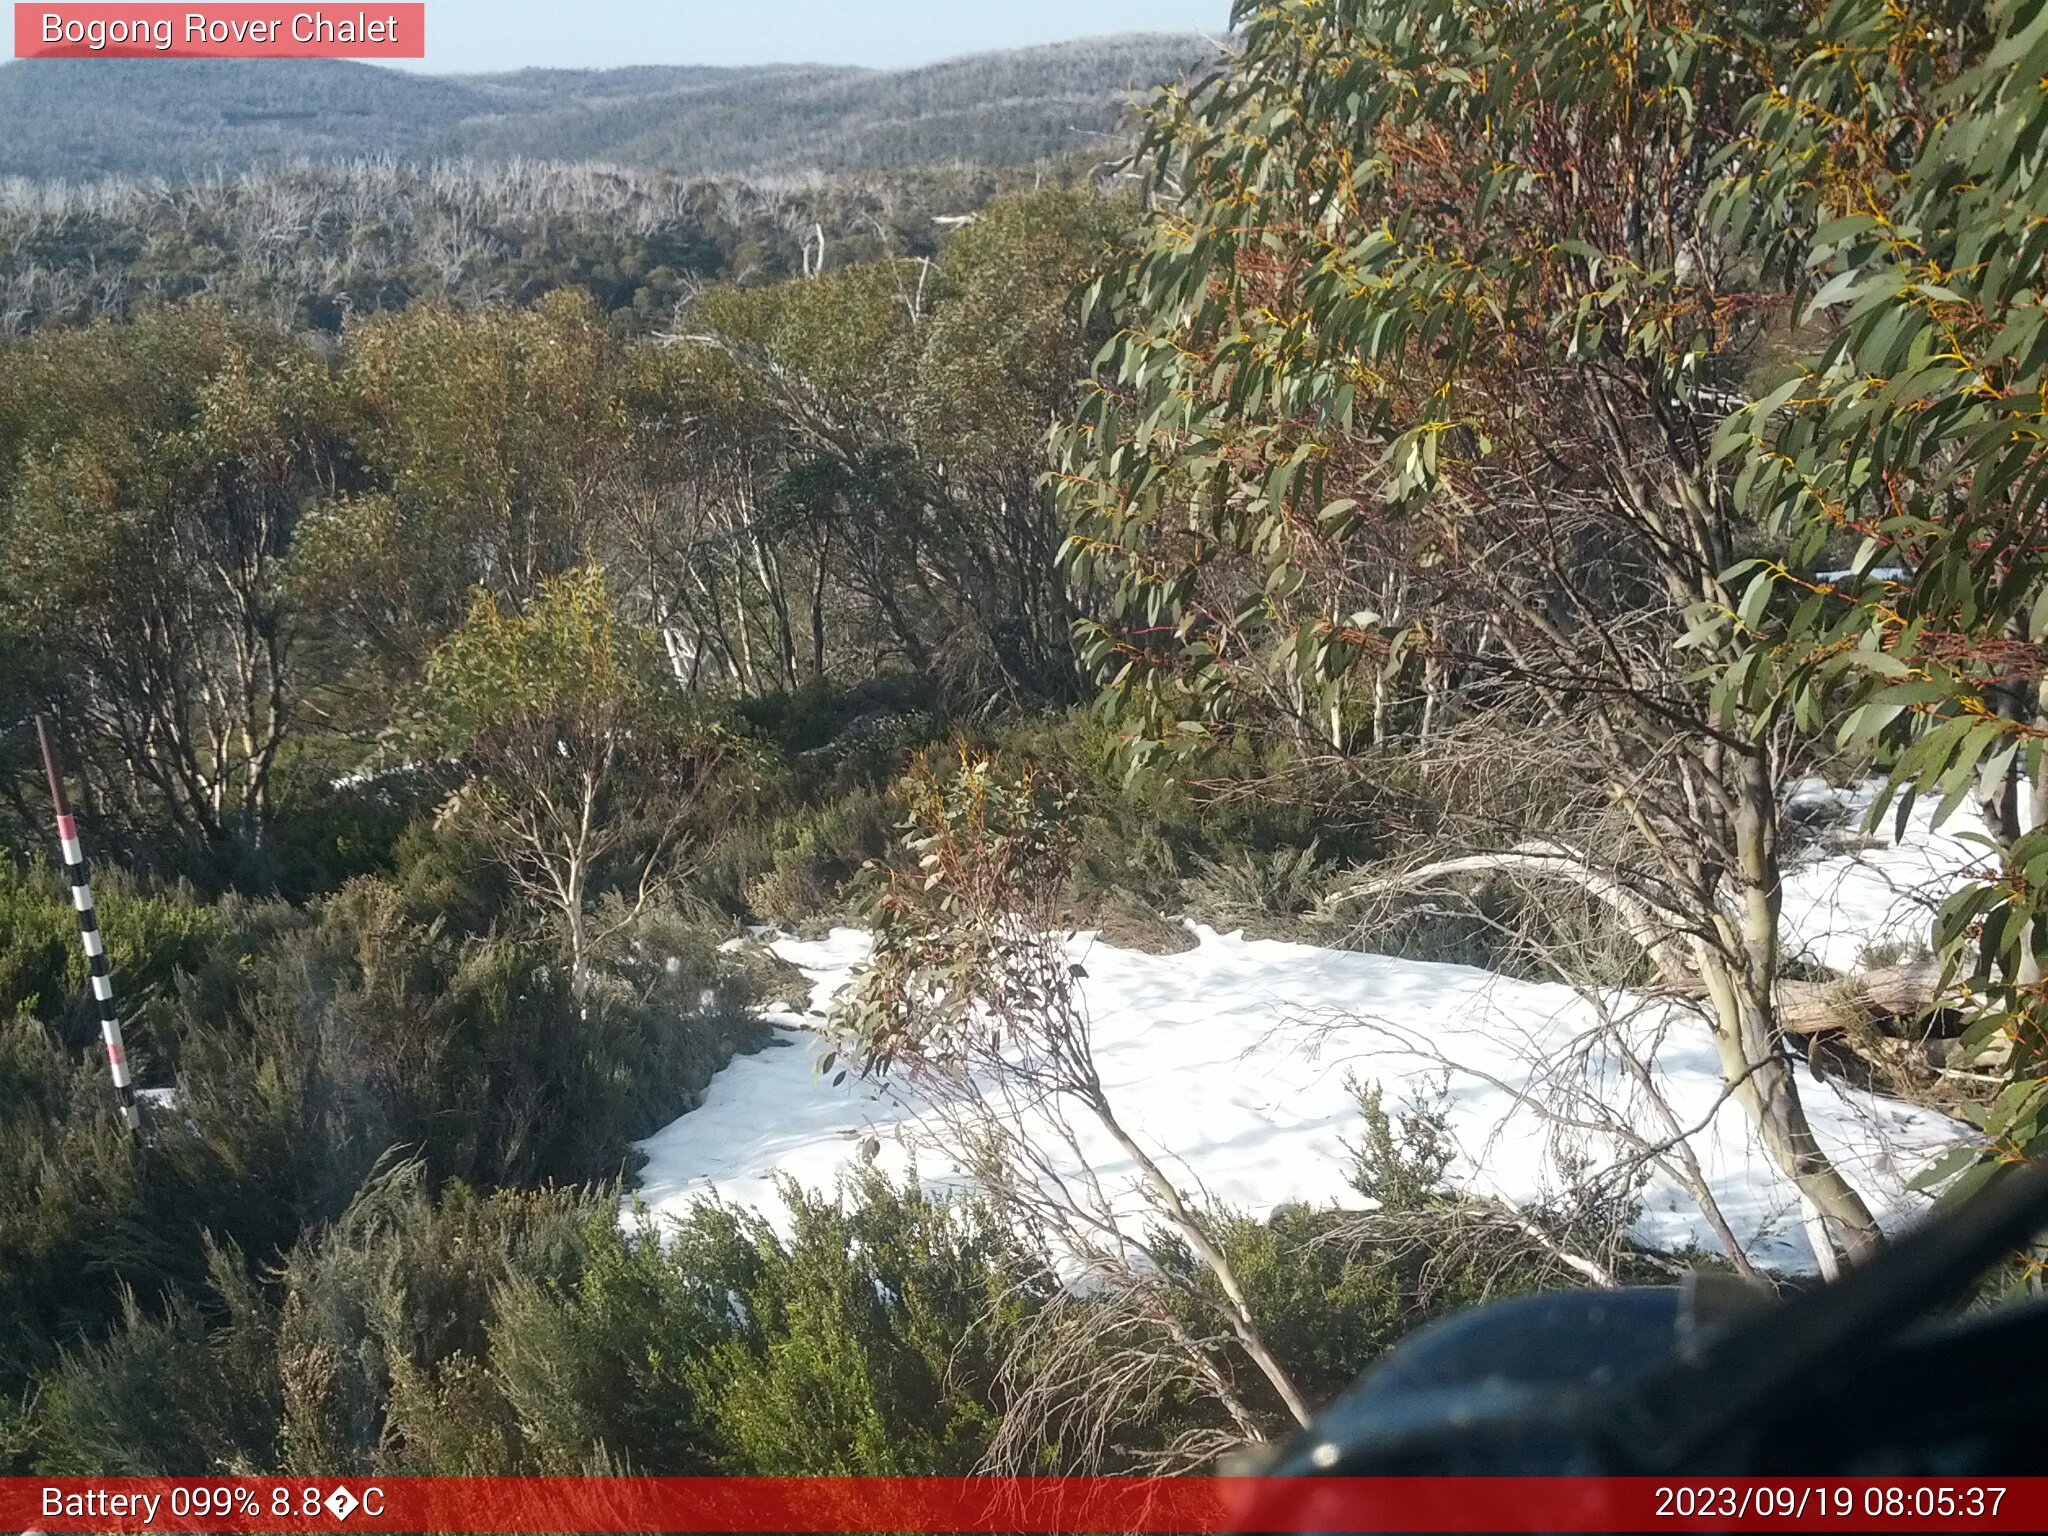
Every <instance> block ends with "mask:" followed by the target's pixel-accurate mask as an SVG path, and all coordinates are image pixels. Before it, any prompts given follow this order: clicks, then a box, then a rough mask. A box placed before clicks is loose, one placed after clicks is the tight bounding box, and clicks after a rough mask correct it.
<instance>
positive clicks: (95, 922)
mask: <svg viewBox="0 0 2048 1536" xmlns="http://www.w3.org/2000/svg"><path fill="white" fill-rule="evenodd" d="M36 737H37V739H38V740H39V741H41V743H42V747H43V772H44V773H46V774H47V775H49V779H50V804H51V805H52V806H53V807H55V809H56V812H57V840H58V842H59V843H61V844H62V845H63V848H64V873H65V874H66V875H68V876H69V877H70V879H71V905H72V906H74V907H76V908H77V909H78V937H79V940H80V942H82V943H83V944H84V945H85V968H86V970H87V971H89V972H90V973H91V975H92V998H93V1002H94V1003H95V1004H96V1005H97V1006H98V1008H99V1014H100V1037H101V1038H102V1039H103V1040H105V1041H106V1044H107V1070H108V1071H109V1072H111V1073H112V1074H113V1076H114V1091H115V1093H116V1094H118V1095H119V1096H120V1101H121V1123H122V1124H123V1125H125V1126H127V1127H128V1129H129V1130H131V1131H133V1130H139V1129H141V1126H142V1114H141V1111H140V1110H138V1109H137V1108H136V1107H135V1090H134V1089H133V1088H132V1087H130V1086H129V1082H128V1048H127V1046H125V1045H124V1044H122V1041H121V1016H120V1014H119V1013H118V1012H117V1011H116V1010H115V1008H114V977H113V973H112V972H111V971H110V970H109V969H108V967H107V943H106V940H105V939H103V938H102V937H101V936H100V921H99V918H98V916H97V915H96V914H95V913H94V912H93V906H92V881H91V880H90V879H89V878H88V876H87V872H86V867H85V849H84V848H83V847H81V846H80V844H79V841H78V822H77V820H76V819H75V818H74V817H73V816H72V814H71V801H70V800H69V798H67V797H66V795H65V793H64V775H63V773H62V772H61V771H60V770H59V769H58V767H57V747H56V744H55V743H54V742H52V741H51V740H50V722H49V721H48V720H46V719H44V718H43V717H42V716H41V715H37V716H36Z"/></svg>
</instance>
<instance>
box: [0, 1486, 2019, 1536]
mask: <svg viewBox="0 0 2048 1536" xmlns="http://www.w3.org/2000/svg"><path fill="white" fill-rule="evenodd" d="M357 1530H360V1531H392V1532H398V1531H422V1532H472V1531H474V1532H500V1531H502V1532H529V1531H589V1532H606V1533H608V1532H627V1531H654V1532H669V1531H673V1532H769V1531H788V1532H836V1531H848V1532H853V1531H859V1532H869V1531H874V1532H883V1531H904V1532H942V1531H955V1532H984V1531H987V1532H995V1531H1018V1532H1047V1533H1054V1532H1058V1533H1065V1532H1089V1531H1097V1532H1104V1531H1106V1532H1118V1531H1128V1532H1147V1533H1153V1532H1157V1533H1164V1532H1176V1531H1185V1532H1223V1531H1247V1530H1249V1531H1273V1532H1306V1531H1345V1532H1350V1531H1358V1532H1365V1531H1461V1532H1469V1531H1662V1530H1671V1531H1937V1530H1939V1531H2038V1530H2048V1478H2040V1477H2017V1478H1947V1479H1935V1478H1798V1477H1789V1478H1786V1477H1780V1478H1543V1477H1474V1478H1436V1477H1387V1478H1345V1477H1327V1478H1255V1477H1254V1478H1240V1477H1214V1478H1205V1477H1187V1478H1144V1477H1129V1478H1118V1477H1097V1478H1088V1477H1071V1478H1056V1477H1045V1478H938V1477H933V1478H922V1477H880V1478H845V1477H840V1478H834V1477H820V1478H778V1477H731V1478H718V1477H708V1478H694V1477H616V1478H569V1477H559V1478H550V1477H539V1478H490V1477H485V1478H435V1477H420V1478H408V1477H366V1478H364V1477H358V1478H282V1477H280V1478H49V1479H35V1478H19V1477H18V1478H0V1531H24V1532H44V1533H49V1536H56V1533H58V1532H71V1531H120V1532H144V1531H179V1532H183V1531H210V1532H244V1531H281V1532H307V1531H318V1532H345V1531H357Z"/></svg>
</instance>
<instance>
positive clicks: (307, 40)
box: [14, 3, 427, 59]
mask: <svg viewBox="0 0 2048 1536" xmlns="http://www.w3.org/2000/svg"><path fill="white" fill-rule="evenodd" d="M14 56H15V57H16V58H17V59H423V58H425V57H426V56H427V8H426V5H425V4H424V3H415V4H409V5H396V4H380V3H372V4H368V5H363V4H357V5H120V4H101V5H22V4H17V5H16V6H15V7H14Z"/></svg>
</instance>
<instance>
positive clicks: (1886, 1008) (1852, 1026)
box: [1775, 960, 1970, 1038]
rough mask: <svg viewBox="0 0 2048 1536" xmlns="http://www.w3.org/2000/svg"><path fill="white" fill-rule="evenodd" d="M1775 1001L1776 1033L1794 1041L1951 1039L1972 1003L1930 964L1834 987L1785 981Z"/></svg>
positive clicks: (1894, 968) (1863, 975) (1868, 974)
mask: <svg viewBox="0 0 2048 1536" xmlns="http://www.w3.org/2000/svg"><path fill="white" fill-rule="evenodd" d="M1775 996H1776V1001H1777V1011H1778V1027H1779V1028H1780V1029H1782V1030H1784V1031H1785V1032H1786V1033H1787V1034H1791V1035H1816V1034H1821V1033H1823V1032H1825V1031H1827V1030H1834V1029H1847V1030H1856V1029H1874V1030H1876V1031H1877V1032H1878V1033H1880V1034H1887V1035H1903V1034H1907V1033H1910V1034H1912V1035H1913V1036H1914V1037H1916V1038H1919V1037H1923V1036H1927V1035H1953V1034H1958V1033H1960V1032H1961V1024H1960V1021H1959V1020H1957V1019H1955V1018H1954V1017H1953V1016H1954V1015H1956V1014H1959V1013H1960V1012H1962V1011H1963V1010H1964V1009H1966V1008H1968V1006H1969V1003H1970V998H1969V993H1968V991H1967V989H1965V988H1963V987H1961V986H1959V985H1956V984H1953V983H1951V984H1950V985H1949V986H1948V987H1947V988H1946V989H1944V988H1943V986H1942V980H1941V966H1940V965H1939V964H1938V963H1936V962H1935V961H1932V960H1916V961H1912V962H1910V963H1908V964H1905V965H1887V966H1882V967H1880V968H1879V969H1877V970H1873V971H1862V972H1859V973H1858V974H1857V975H1854V976H1843V977H1840V978H1838V979H1836V980H1833V981H1781V982H1779V983H1778V989H1777V992H1776V994H1775ZM1943 1015H1950V1016H1951V1017H1948V1018H1944V1017H1943ZM1887 1026H1889V1027H1887Z"/></svg>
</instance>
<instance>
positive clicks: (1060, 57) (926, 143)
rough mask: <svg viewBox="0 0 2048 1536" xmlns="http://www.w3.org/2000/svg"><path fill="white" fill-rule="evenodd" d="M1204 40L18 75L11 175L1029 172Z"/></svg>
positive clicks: (1171, 75)
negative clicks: (682, 58) (389, 164)
mask: <svg viewBox="0 0 2048 1536" xmlns="http://www.w3.org/2000/svg"><path fill="white" fill-rule="evenodd" d="M1213 54H1214V45H1213V44H1211V43H1209V42H1207V41H1205V40H1204V39H1202V38H1199V37H1193V36H1180V35H1174V34H1133V35H1127V36H1120V37H1104V38H1088V39H1083V40H1079V41H1075V42H1067V43H1055V44H1050V45H1047V46H1043V47H1037V48H1023V49H1016V50H1012V51H1009V52H1002V53H984V54H974V55H971V56H968V57H964V58H958V59H949V60H946V61H944V62H942V63H938V64H930V65H925V66H923V67H921V68H917V69H905V70H868V69H852V68H840V67H833V66H826V65H809V64H790V65H761V66H752V67H745V68H709V67H698V66H676V67H666V66H642V67H636V68H628V69H610V70H559V69H527V70H521V71H519V72H517V73H515V74H504V75H464V76H447V77H444V76H434V75H416V74H406V73H402V72H400V71H397V70H387V69H379V68H375V67H373V66H371V65H367V64H355V63H348V62H345V61H340V60H324V59H306V60H267V59H266V60H253V59H250V60H244V59H234V60H227V59H218V60H215V59H187V60H161V61H159V60H140V59H107V60H90V61H86V60H58V59H37V60H26V61H17V62H12V63H8V64H4V65H0V175H11V176H26V177H35V178H48V177H65V178H75V177H89V176H96V175H104V174H126V175H140V176H168V177H174V178H182V177H189V176H196V175H205V174H210V173H215V172H220V171H227V172H236V171H241V170H246V169H250V168H253V167H258V166H263V165H274V164H277V163H279V162H282V161H288V160H293V159H299V158H309V159H315V160H327V159H345V158H353V157H358V156H363V155H391V156H396V157H399V158H402V159H415V160H427V159H438V158H444V157H451V156H471V157H475V158H478V159H484V160H509V159H513V158H525V159H548V160H605V161H611V162H614V163H617V164H621V165H630V166H642V167H647V168H650V169H663V170H673V171H678V172H681V173H684V174H688V175H745V174H762V173H779V174H791V173H802V172H806V171H818V172H825V173H832V172H842V171H861V170H888V169H900V168H904V167H908V166H915V165H928V164H933V163H940V162H948V161H972V162H975V163H978V164H985V165H1000V166H1007V165H1028V164H1031V163H1033V162H1036V161H1039V160H1044V159H1050V158H1063V157H1065V156H1067V155H1070V154H1072V153H1073V152H1075V151H1076V150H1082V149H1086V148H1089V147H1090V146H1091V145H1095V144H1102V145H1105V146H1106V145H1107V143H1108V142H1109V139H1110V136H1112V135H1113V134H1114V133H1115V131H1116V129H1117V126H1118V124H1119V122H1120V121H1121V120H1122V119H1123V117H1124V115H1125V111H1126V108H1127V106H1128V104H1129V102H1130V100H1131V98H1132V97H1133V96H1134V95H1135V96H1139V97H1142V96H1143V95H1144V94H1146V93H1147V92H1148V91H1149V90H1150V89H1151V88H1152V87H1154V86H1156V85H1159V84H1162V83H1164V82H1167V81H1170V80H1173V79H1177V78H1179V77H1181V76H1182V75H1184V74H1186V73H1188V72H1189V71H1191V70H1196V69H1199V68H1200V67H1201V66H1202V64H1203V63H1204V62H1206V61H1207V60H1208V59H1209V58H1211V57H1212V56H1213Z"/></svg>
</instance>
